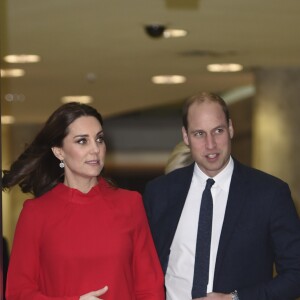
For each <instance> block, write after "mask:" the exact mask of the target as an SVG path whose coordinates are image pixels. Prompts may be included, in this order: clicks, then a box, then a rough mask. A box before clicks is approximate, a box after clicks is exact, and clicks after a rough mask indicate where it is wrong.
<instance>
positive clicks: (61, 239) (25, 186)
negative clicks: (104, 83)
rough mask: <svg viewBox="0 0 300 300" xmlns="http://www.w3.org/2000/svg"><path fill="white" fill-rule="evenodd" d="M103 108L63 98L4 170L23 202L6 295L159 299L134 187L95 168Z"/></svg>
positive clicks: (156, 269)
mask: <svg viewBox="0 0 300 300" xmlns="http://www.w3.org/2000/svg"><path fill="white" fill-rule="evenodd" d="M102 125H103V121H102V117H101V115H100V114H99V113H98V112H97V111H96V110H95V109H94V108H92V107H91V106H88V105H84V104H79V103H75V102H73V103H69V104H65V105H62V106H61V107H60V108H58V109H57V110H56V111H55V112H54V113H53V114H52V115H51V116H50V118H49V119H48V121H47V122H46V124H45V125H44V127H43V128H42V130H41V131H40V133H39V134H38V135H37V136H36V138H35V139H34V141H33V142H32V144H31V145H30V146H29V147H28V148H27V149H26V150H25V151H24V152H23V153H22V154H21V155H20V157H19V158H18V159H17V160H16V161H15V162H14V163H13V164H12V166H11V169H10V170H9V171H4V176H3V178H2V186H3V189H8V188H10V187H12V186H14V185H16V184H19V185H20V187H21V189H22V191H23V192H25V193H27V192H31V193H32V194H33V195H34V196H35V198H34V199H29V200H27V201H26V202H25V203H24V207H23V210H22V212H21V214H20V217H19V220H18V224H17V227H16V231H15V237H14V243H13V247H12V253H11V258H10V264H9V270H8V278H7V289H6V300H17V299H18V300H50V299H51V300H52V299H53V298H55V299H56V300H60V299H64V300H73V299H74V300H78V299H80V300H95V299H97V300H98V299H99V297H100V298H101V299H105V300H109V299H114V300H117V299H122V300H124V299H125V300H127V299H128V300H129V299H130V300H135V299H143V300H160V299H163V298H164V287H163V274H162V271H161V268H160V264H159V261H158V258H157V254H156V251H155V248H154V245H153V241H152V238H151V233H150V231H149V227H148V222H147V219H146V216H145V212H144V208H143V204H142V200H141V196H140V194H138V193H137V192H132V191H128V190H124V189H120V188H116V187H114V186H112V185H111V184H110V183H109V182H108V181H106V180H105V179H104V178H103V176H102V175H101V171H102V169H103V165H104V159H105V150H106V146H105V142H104V133H103V128H102Z"/></svg>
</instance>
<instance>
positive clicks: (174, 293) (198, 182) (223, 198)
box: [165, 157, 234, 300]
mask: <svg viewBox="0 0 300 300" xmlns="http://www.w3.org/2000/svg"><path fill="white" fill-rule="evenodd" d="M233 165H234V163H233V160H232V158H231V157H230V160H229V163H228V164H227V166H226V167H225V168H224V169H223V170H222V171H221V172H220V173H219V174H218V175H217V176H215V177H214V178H213V179H214V181H215V183H214V185H213V186H212V189H211V193H212V197H213V223H212V237H211V247H210V264H209V280H208V285H207V292H208V293H209V292H211V291H212V288H213V279H214V271H215V264H216V257H217V251H218V246H219V240H220V235H221V230H222V225H223V220H224V215H225V209H226V204H227V198H228V192H229V186H230V181H231V176H232V172H233ZM208 178H209V177H208V176H207V175H205V174H204V173H203V172H202V171H201V170H200V169H199V167H198V166H197V164H195V168H194V173H193V178H192V182H191V186H190V189H189V192H188V195H187V198H186V201H185V204H184V207H183V210H182V213H181V217H180V220H179V223H178V226H177V229H176V233H175V236H174V239H173V242H172V245H171V253H170V257H169V263H168V268H167V271H166V276H165V285H166V290H167V300H189V299H191V298H192V296H191V291H192V285H193V276H194V263H195V249H196V239H197V230H198V219H199V211H200V206H201V197H202V193H203V190H204V188H205V185H206V180H207V179H208Z"/></svg>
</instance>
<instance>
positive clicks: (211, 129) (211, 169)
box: [182, 101, 233, 177]
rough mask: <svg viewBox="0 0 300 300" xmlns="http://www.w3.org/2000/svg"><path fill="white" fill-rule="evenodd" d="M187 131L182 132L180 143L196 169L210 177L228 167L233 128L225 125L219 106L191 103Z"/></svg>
mask: <svg viewBox="0 0 300 300" xmlns="http://www.w3.org/2000/svg"><path fill="white" fill-rule="evenodd" d="M187 120H188V129H187V131H186V130H185V128H184V127H183V128H182V134H183V140H184V142H185V144H186V145H187V146H189V147H190V149H191V154H192V156H193V158H194V160H195V162H196V163H197V165H198V166H199V168H200V169H201V170H202V172H204V173H205V174H206V175H207V176H209V177H214V176H216V175H217V174H218V173H219V172H221V171H222V170H223V169H224V168H225V166H226V165H227V163H228V161H229V157H230V153H231V139H232V137H233V127H232V123H231V120H230V121H229V124H227V121H226V117H225V113H224V112H223V110H222V107H221V105H220V104H218V103H215V102H208V101H205V102H203V103H197V102H195V103H193V104H192V105H191V106H190V107H189V110H188V116H187Z"/></svg>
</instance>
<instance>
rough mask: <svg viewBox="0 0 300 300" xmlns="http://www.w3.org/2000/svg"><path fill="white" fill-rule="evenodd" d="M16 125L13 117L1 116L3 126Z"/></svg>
mask: <svg viewBox="0 0 300 300" xmlns="http://www.w3.org/2000/svg"><path fill="white" fill-rule="evenodd" d="M13 123H15V118H14V117H13V116H1V124H3V125H8V124H13Z"/></svg>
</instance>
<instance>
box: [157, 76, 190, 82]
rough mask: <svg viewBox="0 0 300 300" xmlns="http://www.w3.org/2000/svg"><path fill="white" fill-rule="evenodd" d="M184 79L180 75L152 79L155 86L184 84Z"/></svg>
mask: <svg viewBox="0 0 300 300" xmlns="http://www.w3.org/2000/svg"><path fill="white" fill-rule="evenodd" d="M185 81H186V78H185V77H184V76H181V75H158V76H153V77H152V82H153V83H155V84H180V83H184V82H185Z"/></svg>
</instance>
